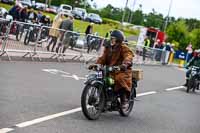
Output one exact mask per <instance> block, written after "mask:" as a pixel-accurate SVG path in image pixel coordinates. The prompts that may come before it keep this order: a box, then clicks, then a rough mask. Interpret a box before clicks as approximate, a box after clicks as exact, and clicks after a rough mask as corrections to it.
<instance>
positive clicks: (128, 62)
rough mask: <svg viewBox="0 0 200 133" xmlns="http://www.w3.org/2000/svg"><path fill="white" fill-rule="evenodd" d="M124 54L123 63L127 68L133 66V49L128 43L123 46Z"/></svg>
mask: <svg viewBox="0 0 200 133" xmlns="http://www.w3.org/2000/svg"><path fill="white" fill-rule="evenodd" d="M122 56H123V62H122V65H124V66H125V67H126V68H128V67H131V66H132V61H133V57H134V54H133V52H132V51H131V49H130V48H129V47H127V46H126V45H123V46H122Z"/></svg>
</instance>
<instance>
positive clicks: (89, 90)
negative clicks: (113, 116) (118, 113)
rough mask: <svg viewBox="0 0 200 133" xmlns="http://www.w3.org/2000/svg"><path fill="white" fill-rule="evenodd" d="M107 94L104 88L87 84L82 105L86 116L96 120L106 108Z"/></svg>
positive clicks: (82, 97)
mask: <svg viewBox="0 0 200 133" xmlns="http://www.w3.org/2000/svg"><path fill="white" fill-rule="evenodd" d="M104 103H105V95H104V93H103V91H102V89H100V88H98V86H95V85H86V86H85V88H84V90H83V93H82V96H81V107H82V112H83V114H84V115H85V117H86V118H87V119H89V120H96V119H98V118H99V116H100V115H101V112H102V110H103V108H104Z"/></svg>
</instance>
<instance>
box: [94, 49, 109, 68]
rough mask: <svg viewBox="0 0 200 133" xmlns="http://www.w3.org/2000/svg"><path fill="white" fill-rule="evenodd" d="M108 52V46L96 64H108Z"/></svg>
mask: <svg viewBox="0 0 200 133" xmlns="http://www.w3.org/2000/svg"><path fill="white" fill-rule="evenodd" d="M106 53H107V48H105V49H104V52H103V55H102V56H101V57H99V58H98V59H97V62H96V64H101V65H105V64H106Z"/></svg>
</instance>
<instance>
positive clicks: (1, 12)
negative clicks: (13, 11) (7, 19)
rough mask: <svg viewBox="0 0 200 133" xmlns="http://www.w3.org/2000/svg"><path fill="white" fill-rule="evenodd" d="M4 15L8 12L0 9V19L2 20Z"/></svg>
mask: <svg viewBox="0 0 200 133" xmlns="http://www.w3.org/2000/svg"><path fill="white" fill-rule="evenodd" d="M5 13H8V11H7V10H6V9H5V8H3V7H0V18H3V17H4V15H5Z"/></svg>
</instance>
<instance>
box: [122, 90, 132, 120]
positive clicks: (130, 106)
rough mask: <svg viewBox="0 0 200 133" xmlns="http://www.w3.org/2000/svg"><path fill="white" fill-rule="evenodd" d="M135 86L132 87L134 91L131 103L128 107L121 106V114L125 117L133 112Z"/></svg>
mask: <svg viewBox="0 0 200 133" xmlns="http://www.w3.org/2000/svg"><path fill="white" fill-rule="evenodd" d="M134 90H135V88H133V89H132V92H131V94H130V99H129V105H128V107H127V108H122V107H120V108H119V114H120V115H121V116H124V117H128V116H129V114H130V113H131V111H132V109H133V105H134V97H135V93H134V92H135V91H134Z"/></svg>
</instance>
